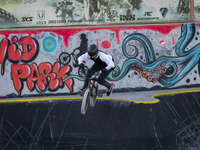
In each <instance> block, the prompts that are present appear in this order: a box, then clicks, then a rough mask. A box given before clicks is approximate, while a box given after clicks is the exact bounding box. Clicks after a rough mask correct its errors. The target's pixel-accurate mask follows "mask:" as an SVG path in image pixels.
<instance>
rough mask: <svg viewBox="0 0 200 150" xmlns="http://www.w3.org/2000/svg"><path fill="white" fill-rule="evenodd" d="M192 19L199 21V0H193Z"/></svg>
mask: <svg viewBox="0 0 200 150" xmlns="http://www.w3.org/2000/svg"><path fill="white" fill-rule="evenodd" d="M194 19H195V21H200V1H199V0H194Z"/></svg>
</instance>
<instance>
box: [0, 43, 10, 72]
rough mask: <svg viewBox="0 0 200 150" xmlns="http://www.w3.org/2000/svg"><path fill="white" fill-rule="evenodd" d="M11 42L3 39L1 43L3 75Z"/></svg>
mask: <svg viewBox="0 0 200 150" xmlns="http://www.w3.org/2000/svg"><path fill="white" fill-rule="evenodd" d="M8 43H9V41H8V40H7V39H3V40H2V41H1V43H0V64H1V74H2V75H3V74H4V66H5V57H6V53H7V47H8Z"/></svg>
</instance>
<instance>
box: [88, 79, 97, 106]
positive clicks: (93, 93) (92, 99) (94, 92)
mask: <svg viewBox="0 0 200 150" xmlns="http://www.w3.org/2000/svg"><path fill="white" fill-rule="evenodd" d="M97 94H98V83H97V82H95V83H94V85H93V86H92V88H91V96H90V106H91V107H94V105H95V104H96V101H97V99H96V98H97Z"/></svg>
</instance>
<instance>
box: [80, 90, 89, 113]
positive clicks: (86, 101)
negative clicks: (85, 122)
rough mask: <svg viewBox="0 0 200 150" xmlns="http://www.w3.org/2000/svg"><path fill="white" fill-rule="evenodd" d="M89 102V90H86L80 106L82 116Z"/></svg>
mask: <svg viewBox="0 0 200 150" xmlns="http://www.w3.org/2000/svg"><path fill="white" fill-rule="evenodd" d="M89 100H90V91H89V89H86V90H85V92H84V94H83V100H82V104H81V114H82V115H84V114H85V113H86V111H87V107H88V103H89Z"/></svg>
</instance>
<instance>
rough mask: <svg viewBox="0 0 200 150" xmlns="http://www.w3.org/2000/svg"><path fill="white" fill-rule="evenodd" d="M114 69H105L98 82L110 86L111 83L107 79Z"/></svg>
mask: <svg viewBox="0 0 200 150" xmlns="http://www.w3.org/2000/svg"><path fill="white" fill-rule="evenodd" d="M111 71H112V69H110V70H103V71H102V72H101V74H100V76H99V78H98V80H97V82H98V83H99V84H101V85H104V86H105V87H107V88H110V86H111V84H110V83H108V82H107V81H106V80H105V79H106V77H107V76H108V75H109V74H110V72H111Z"/></svg>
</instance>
